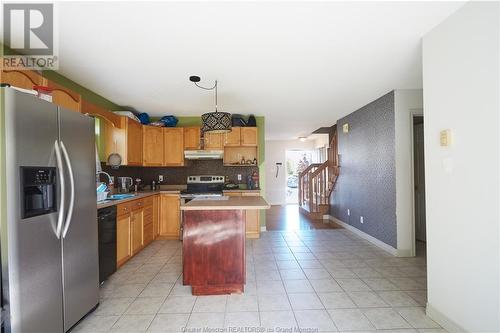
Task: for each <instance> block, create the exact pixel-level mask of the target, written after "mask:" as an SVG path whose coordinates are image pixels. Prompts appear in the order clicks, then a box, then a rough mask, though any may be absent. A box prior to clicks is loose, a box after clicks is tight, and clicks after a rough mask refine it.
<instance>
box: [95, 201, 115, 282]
mask: <svg viewBox="0 0 500 333" xmlns="http://www.w3.org/2000/svg"><path fill="white" fill-rule="evenodd" d="M97 224H98V227H99V282H100V283H102V282H104V280H106V279H107V278H108V277H109V276H110V275H111V274H113V273H114V272H116V206H111V207H106V208H101V209H99V210H98V211H97Z"/></svg>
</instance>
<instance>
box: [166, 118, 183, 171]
mask: <svg viewBox="0 0 500 333" xmlns="http://www.w3.org/2000/svg"><path fill="white" fill-rule="evenodd" d="M163 148H164V150H163V151H164V153H163V165H165V166H183V165H184V129H183V128H182V127H172V128H168V127H167V128H164V129H163Z"/></svg>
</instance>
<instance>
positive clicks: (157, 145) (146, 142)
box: [142, 126, 163, 166]
mask: <svg viewBox="0 0 500 333" xmlns="http://www.w3.org/2000/svg"><path fill="white" fill-rule="evenodd" d="M142 133H143V142H142V146H143V150H142V158H143V159H142V161H143V163H142V165H144V166H162V165H163V128H162V127H156V126H143V127H142Z"/></svg>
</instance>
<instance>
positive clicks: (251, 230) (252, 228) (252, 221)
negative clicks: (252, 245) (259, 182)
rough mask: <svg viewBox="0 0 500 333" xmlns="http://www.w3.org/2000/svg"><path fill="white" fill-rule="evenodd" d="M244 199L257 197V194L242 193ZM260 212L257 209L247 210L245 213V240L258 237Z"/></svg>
mask: <svg viewBox="0 0 500 333" xmlns="http://www.w3.org/2000/svg"><path fill="white" fill-rule="evenodd" d="M241 195H242V196H244V197H258V196H259V195H260V193H259V192H242V193H241ZM259 216H260V211H259V210H257V209H248V210H246V211H245V231H246V237H247V238H259V237H260V218H259Z"/></svg>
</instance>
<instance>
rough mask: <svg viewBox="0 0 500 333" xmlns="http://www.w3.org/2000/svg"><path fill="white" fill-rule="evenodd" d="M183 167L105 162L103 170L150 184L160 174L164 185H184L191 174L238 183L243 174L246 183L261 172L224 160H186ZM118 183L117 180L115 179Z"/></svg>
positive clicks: (156, 179)
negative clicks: (215, 176) (117, 164)
mask: <svg viewBox="0 0 500 333" xmlns="http://www.w3.org/2000/svg"><path fill="white" fill-rule="evenodd" d="M185 163H186V166H183V167H133V166H130V167H128V166H122V167H120V168H118V169H116V170H115V169H112V168H111V167H109V166H107V165H106V164H105V163H103V164H102V170H103V171H106V172H107V173H109V174H110V175H111V176H114V177H124V176H128V177H132V178H133V179H135V178H141V179H142V183H143V184H146V185H149V184H151V182H152V181H153V180H154V181H156V182H157V183H158V176H159V175H163V182H162V183H161V184H164V185H184V184H186V180H187V176H189V175H221V176H228V177H229V180H230V181H232V182H234V183H238V179H237V177H238V176H237V175H238V174H241V175H242V181H241V183H246V177H247V176H248V175H251V174H252V173H253V172H254V171H257V173H258V172H259V168H258V167H257V166H249V167H229V166H224V165H223V164H222V160H186V161H185ZM115 184H116V181H115Z"/></svg>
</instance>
